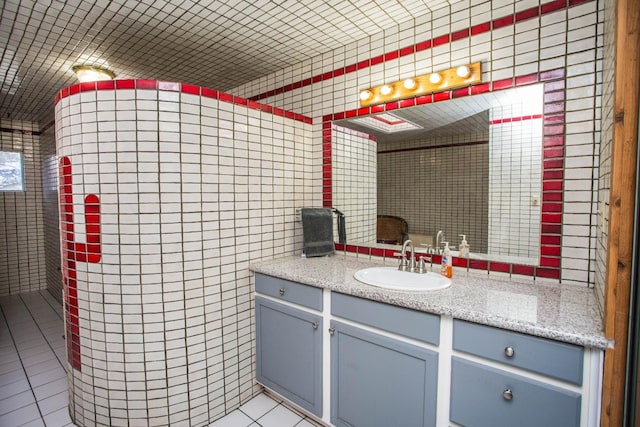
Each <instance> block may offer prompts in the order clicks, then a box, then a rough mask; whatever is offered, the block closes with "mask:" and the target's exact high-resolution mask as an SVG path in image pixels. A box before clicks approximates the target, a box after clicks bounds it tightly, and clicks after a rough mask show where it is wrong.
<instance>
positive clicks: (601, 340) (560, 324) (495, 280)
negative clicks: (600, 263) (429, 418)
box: [251, 255, 610, 349]
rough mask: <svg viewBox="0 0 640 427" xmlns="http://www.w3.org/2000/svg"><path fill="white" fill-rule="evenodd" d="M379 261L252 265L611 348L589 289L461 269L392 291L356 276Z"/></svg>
mask: <svg viewBox="0 0 640 427" xmlns="http://www.w3.org/2000/svg"><path fill="white" fill-rule="evenodd" d="M377 265H385V264H383V263H382V262H381V261H380V262H373V261H367V260H362V259H358V258H355V257H352V256H344V255H334V256H331V257H321V258H302V257H288V258H281V259H275V260H270V261H265V262H260V263H254V264H251V270H252V271H254V272H256V273H262V274H266V275H269V276H274V277H278V278H281V279H287V280H291V281H295V282H299V283H304V284H307V285H311V286H315V287H319V288H326V289H330V290H332V291H336V292H341V293H344V294H349V295H353V296H357V297H363V298H367V299H371V300H374V301H380V302H384V303H388V304H394V305H398V306H402V307H407V308H411V309H414V310H420V311H426V312H429V313H435V314H439V315H445V316H451V317H453V318H456V319H462V320H468V321H471V322H475V323H480V324H485V325H490V326H495V327H498V328H503V329H508V330H511V331H516V332H523V333H526V334H530V335H535V336H539V337H544V338H550V339H553V340H557V341H563V342H567V343H571V344H578V345H582V346H585V347H592V348H597V349H606V348H607V347H609V345H610V343H609V340H607V339H606V338H605V336H604V332H603V328H602V318H601V316H600V312H599V310H598V304H597V302H596V299H595V295H594V293H593V290H592V289H590V288H582V287H579V286H576V285H560V284H555V283H546V282H544V281H542V282H541V281H536V282H533V281H529V282H526V281H518V280H517V279H510V278H508V277H494V276H493V274H492V275H491V276H489V275H487V274H486V272H484V273H482V272H475V271H470V272H467V271H464V270H460V269H455V270H454V275H453V278H452V282H453V283H452V284H451V286H450V287H449V288H447V289H443V290H437V291H427V292H414V291H411V292H404V291H392V290H387V289H383V288H379V287H376V286H371V285H367V284H364V283H361V282H359V281H357V280H356V279H354V278H353V274H354V273H355V272H356V271H357V270H359V269H361V268H366V267H371V266H377ZM387 265H388V264H387ZM523 280H525V279H524V278H523Z"/></svg>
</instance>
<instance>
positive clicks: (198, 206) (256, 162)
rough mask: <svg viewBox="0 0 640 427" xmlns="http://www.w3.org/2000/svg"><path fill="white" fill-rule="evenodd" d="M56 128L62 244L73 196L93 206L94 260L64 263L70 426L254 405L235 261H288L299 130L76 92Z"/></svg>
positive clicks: (294, 240)
mask: <svg viewBox="0 0 640 427" xmlns="http://www.w3.org/2000/svg"><path fill="white" fill-rule="evenodd" d="M114 101H115V102H114ZM114 113H115V114H114ZM56 118H57V120H56V138H57V142H58V152H57V154H58V156H59V157H60V158H62V157H63V156H67V157H69V159H70V161H71V164H72V174H73V193H74V194H73V197H74V222H75V223H74V230H75V240H76V242H80V243H82V242H84V241H85V239H86V236H85V234H84V232H83V230H84V228H85V227H84V224H85V217H84V215H83V198H84V196H86V195H88V194H96V195H98V196H99V197H100V200H101V231H102V232H101V237H102V247H101V250H102V258H101V261H100V262H99V263H97V264H95V263H86V262H77V264H76V271H77V276H78V294H79V317H80V319H79V328H80V346H81V350H80V351H81V371H80V370H77V369H73V368H72V366H71V365H69V371H70V372H71V374H70V386H71V390H72V393H73V396H74V399H73V400H72V405H71V406H72V417H73V419H74V420H76V422H77V423H79V424H82V425H97V424H109V425H114V426H115V425H130V424H131V423H149V424H153V425H177V424H182V423H189V424H190V425H202V424H206V423H207V422H211V421H213V420H215V419H217V418H219V417H221V416H223V415H224V414H225V413H228V412H230V411H232V410H233V409H235V408H237V407H238V406H239V405H240V404H241V403H242V402H245V401H247V400H248V399H249V398H250V397H252V396H253V395H254V394H255V393H256V392H257V391H258V387H257V386H256V385H255V383H254V378H255V374H254V372H253V369H254V359H253V354H254V340H253V314H252V313H253V312H252V309H253V302H252V299H251V292H252V283H251V279H250V274H249V262H250V261H255V260H260V259H267V258H272V257H275V256H281V255H287V254H294V253H299V252H300V250H301V230H300V225H299V223H297V222H296V217H295V212H296V208H300V207H302V206H306V205H314V204H315V205H321V200H320V196H321V192H320V191H317V190H316V189H314V187H313V185H312V184H311V182H312V179H313V178H316V179H317V178H318V176H317V175H316V172H315V171H314V168H313V167H310V166H311V165H313V164H314V163H315V161H317V159H316V156H317V154H319V151H316V150H314V148H313V147H312V146H311V144H310V136H311V131H310V125H308V124H306V123H303V122H302V121H299V120H293V119H289V118H285V117H282V116H279V115H274V114H272V113H268V112H263V111H259V110H256V109H251V108H248V107H247V106H244V105H239V104H234V103H233V102H227V101H223V100H218V99H214V98H208V97H200V96H197V95H193V94H189V93H184V92H183V93H181V92H177V91H172V90H133V89H119V90H99V91H90V92H81V93H80V94H75V95H71V96H67V97H64V98H62V99H61V100H60V101H59V102H58V104H57V105H56ZM101 129H102V130H101Z"/></svg>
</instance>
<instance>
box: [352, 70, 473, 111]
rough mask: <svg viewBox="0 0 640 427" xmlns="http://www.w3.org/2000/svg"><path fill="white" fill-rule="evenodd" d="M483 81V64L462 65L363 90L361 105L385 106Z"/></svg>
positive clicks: (361, 92)
mask: <svg viewBox="0 0 640 427" xmlns="http://www.w3.org/2000/svg"><path fill="white" fill-rule="evenodd" d="M481 81H482V64H481V63H480V62H474V63H473V64H467V65H460V66H457V67H453V68H449V69H446V70H434V71H433V72H431V73H429V74H423V75H421V76H416V77H410V78H407V79H404V80H400V81H397V82H393V83H386V84H383V85H379V86H375V87H371V88H368V89H362V90H361V91H360V105H361V106H363V107H366V106H369V105H377V104H383V103H386V102H391V101H398V100H400V99H407V98H414V97H418V96H421V95H426V94H428V93H435V92H441V91H445V90H450V89H455V88H462V87H465V86H471V85H473V84H476V83H480V82H481Z"/></svg>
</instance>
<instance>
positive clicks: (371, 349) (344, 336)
mask: <svg viewBox="0 0 640 427" xmlns="http://www.w3.org/2000/svg"><path fill="white" fill-rule="evenodd" d="M331 313H332V315H334V316H338V317H340V318H345V319H348V320H351V321H352V322H357V323H355V324H347V323H345V322H342V321H338V320H332V321H331V332H332V335H331V393H330V395H331V423H332V424H333V425H336V426H338V427H342V426H350V427H376V426H379V427H385V426H403V427H410V426H435V425H436V404H437V388H438V354H437V353H436V352H435V351H432V350H429V349H427V348H424V347H422V346H418V345H413V344H410V343H408V342H406V341H404V340H399V339H397V338H394V336H405V337H410V338H412V339H414V340H419V341H422V342H427V343H431V344H435V345H437V344H438V341H439V325H440V318H439V317H438V316H434V315H431V314H428V313H422V312H416V311H413V310H407V309H404V308H400V307H396V306H391V305H388V304H382V303H377V302H374V301H369V300H364V299H361V298H356V297H352V296H348V295H343V294H338V293H332V295H331ZM360 325H363V326H364V327H360ZM365 327H366V328H367V329H365ZM370 327H374V328H380V329H383V330H385V331H388V332H390V333H391V334H383V333H378V332H376V331H375V330H371V329H370Z"/></svg>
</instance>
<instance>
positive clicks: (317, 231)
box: [301, 208, 335, 257]
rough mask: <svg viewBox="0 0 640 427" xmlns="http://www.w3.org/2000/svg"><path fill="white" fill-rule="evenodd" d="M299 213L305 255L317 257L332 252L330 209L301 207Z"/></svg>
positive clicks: (331, 217)
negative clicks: (300, 214) (300, 215)
mask: <svg viewBox="0 0 640 427" xmlns="http://www.w3.org/2000/svg"><path fill="white" fill-rule="evenodd" d="M301 213H302V234H303V237H304V254H305V256H307V257H317V256H325V255H331V254H333V253H334V252H335V244H334V241H333V214H332V213H331V209H329V208H302V210H301Z"/></svg>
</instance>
